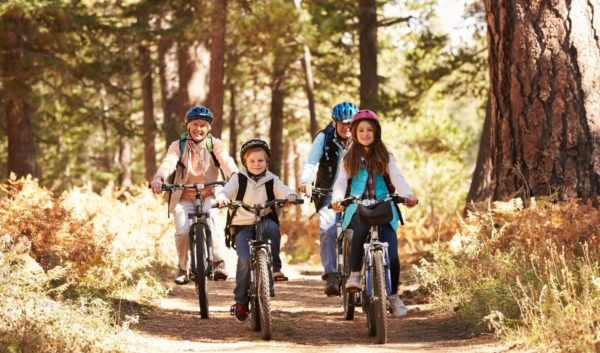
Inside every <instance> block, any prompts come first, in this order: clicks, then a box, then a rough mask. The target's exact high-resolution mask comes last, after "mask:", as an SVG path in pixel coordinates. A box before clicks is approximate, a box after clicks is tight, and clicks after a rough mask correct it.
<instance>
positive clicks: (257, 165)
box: [244, 149, 268, 175]
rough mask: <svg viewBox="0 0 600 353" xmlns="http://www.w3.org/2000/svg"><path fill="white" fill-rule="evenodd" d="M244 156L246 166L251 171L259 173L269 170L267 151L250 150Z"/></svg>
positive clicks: (255, 173)
mask: <svg viewBox="0 0 600 353" xmlns="http://www.w3.org/2000/svg"><path fill="white" fill-rule="evenodd" d="M244 157H245V158H244V161H245V162H246V168H247V169H248V171H249V172H250V173H252V174H254V175H258V174H261V173H263V172H264V171H265V170H267V163H268V162H267V153H266V152H265V151H263V150H262V149H261V150H256V151H250V152H248V153H246V155H245V156H244Z"/></svg>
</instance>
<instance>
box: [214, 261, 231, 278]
mask: <svg viewBox="0 0 600 353" xmlns="http://www.w3.org/2000/svg"><path fill="white" fill-rule="evenodd" d="M213 269H214V271H215V272H214V275H213V278H214V280H215V281H224V280H226V279H227V275H228V273H227V268H225V261H223V260H221V261H218V262H213Z"/></svg>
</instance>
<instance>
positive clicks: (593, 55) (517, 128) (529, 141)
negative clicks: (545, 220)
mask: <svg viewBox="0 0 600 353" xmlns="http://www.w3.org/2000/svg"><path fill="white" fill-rule="evenodd" d="M485 4H486V13H487V24H488V30H489V31H488V40H489V62H490V95H489V99H490V151H491V159H492V166H493V171H492V180H491V188H492V197H493V199H495V200H499V199H508V198H512V197H515V196H521V197H527V196H538V195H549V194H556V195H558V196H559V197H560V198H571V197H584V198H586V197H588V196H597V195H598V193H599V191H600V190H599V189H600V65H598V63H600V35H598V33H600V15H599V14H600V3H599V2H598V1H592V0H572V1H567V0H556V1H542V0H512V1H509V0H486V2H485Z"/></svg>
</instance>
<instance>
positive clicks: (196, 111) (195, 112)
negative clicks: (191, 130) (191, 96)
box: [185, 105, 213, 125]
mask: <svg viewBox="0 0 600 353" xmlns="http://www.w3.org/2000/svg"><path fill="white" fill-rule="evenodd" d="M198 119H200V120H204V121H206V122H208V123H209V124H212V122H213V114H212V112H211V111H210V109H208V108H207V107H205V106H203V105H198V106H195V107H192V108H190V110H188V111H187V113H185V123H186V125H187V124H188V123H189V122H190V121H194V120H198Z"/></svg>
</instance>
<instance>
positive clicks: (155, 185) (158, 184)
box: [150, 179, 163, 194]
mask: <svg viewBox="0 0 600 353" xmlns="http://www.w3.org/2000/svg"><path fill="white" fill-rule="evenodd" d="M162 184H163V182H162V180H160V179H154V180H152V182H151V183H150V187H151V188H152V192H153V193H155V194H160V192H161V191H162Z"/></svg>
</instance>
